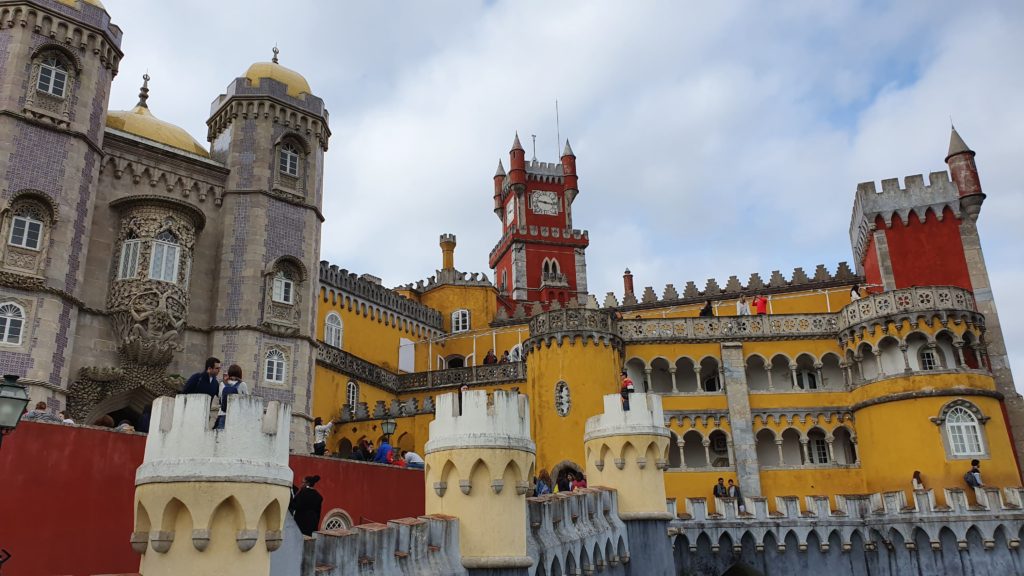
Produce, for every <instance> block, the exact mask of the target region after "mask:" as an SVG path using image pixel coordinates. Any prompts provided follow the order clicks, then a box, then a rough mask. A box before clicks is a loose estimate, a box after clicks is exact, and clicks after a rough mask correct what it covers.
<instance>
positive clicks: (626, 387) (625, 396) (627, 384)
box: [619, 370, 634, 412]
mask: <svg viewBox="0 0 1024 576" xmlns="http://www.w3.org/2000/svg"><path fill="white" fill-rule="evenodd" d="M633 392H634V388H633V380H632V379H631V378H630V377H629V374H627V373H626V371H625V370H623V371H622V389H621V390H619V394H621V395H622V410H623V411H624V412H629V395H630V394H632V393H633Z"/></svg>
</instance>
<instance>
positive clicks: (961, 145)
mask: <svg viewBox="0 0 1024 576" xmlns="http://www.w3.org/2000/svg"><path fill="white" fill-rule="evenodd" d="M964 152H971V153H973V152H974V151H973V150H971V149H970V148H968V147H967V144H966V143H965V142H964V139H963V138H961V137H960V134H958V133H957V131H956V128H954V127H952V126H950V133H949V152H947V153H946V160H949V159H950V158H952V157H953V156H956V155H957V154H963V153H964Z"/></svg>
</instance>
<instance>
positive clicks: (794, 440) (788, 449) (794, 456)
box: [780, 428, 804, 466]
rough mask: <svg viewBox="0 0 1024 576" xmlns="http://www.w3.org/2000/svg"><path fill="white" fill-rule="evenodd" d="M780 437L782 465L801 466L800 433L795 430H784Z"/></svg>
mask: <svg viewBox="0 0 1024 576" xmlns="http://www.w3.org/2000/svg"><path fill="white" fill-rule="evenodd" d="M780 436H781V437H782V465H783V466H799V465H801V464H803V462H804V457H803V450H802V448H801V447H800V444H801V443H800V437H801V434H800V431H798V430H797V429H796V428H786V429H785V430H783V431H782V434H781V435H780Z"/></svg>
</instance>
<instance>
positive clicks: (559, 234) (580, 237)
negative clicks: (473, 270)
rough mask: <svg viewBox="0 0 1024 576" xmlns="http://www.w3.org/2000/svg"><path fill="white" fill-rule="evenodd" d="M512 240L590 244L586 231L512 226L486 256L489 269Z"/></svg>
mask: <svg viewBox="0 0 1024 576" xmlns="http://www.w3.org/2000/svg"><path fill="white" fill-rule="evenodd" d="M513 238H515V239H519V240H534V241H540V242H544V241H552V240H558V241H559V243H560V244H564V243H566V242H569V243H575V244H577V245H578V246H582V247H586V246H588V245H589V244H590V233H589V232H587V231H586V230H577V229H576V228H555V227H551V226H527V225H518V226H513V227H511V228H509V229H508V230H506V231H505V232H504V233H503V234H502V235H501V238H499V239H498V243H497V244H495V246H494V248H493V249H492V250H491V253H490V255H489V256H488V262H489V265H490V266H491V268H493V267H494V265H495V264H496V262H495V261H494V258H495V257H496V256H497V255H498V254H499V253H500V252H503V251H504V248H505V246H506V245H507V244H508V243H509V242H511V241H512V239H513Z"/></svg>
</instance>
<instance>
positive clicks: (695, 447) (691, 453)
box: [682, 428, 710, 468]
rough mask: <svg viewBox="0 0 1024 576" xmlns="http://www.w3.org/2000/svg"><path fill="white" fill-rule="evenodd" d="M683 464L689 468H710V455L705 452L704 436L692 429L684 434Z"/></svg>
mask: <svg viewBox="0 0 1024 576" xmlns="http://www.w3.org/2000/svg"><path fill="white" fill-rule="evenodd" d="M683 444H684V445H683V449H682V456H683V458H682V459H683V462H685V463H686V467H687V468H705V467H708V466H710V463H709V462H708V453H707V452H705V451H704V436H703V435H702V434H701V433H700V431H699V430H695V429H692V428H691V429H690V430H688V431H686V433H684V434H683Z"/></svg>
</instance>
